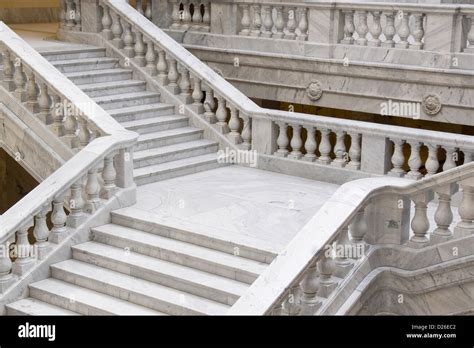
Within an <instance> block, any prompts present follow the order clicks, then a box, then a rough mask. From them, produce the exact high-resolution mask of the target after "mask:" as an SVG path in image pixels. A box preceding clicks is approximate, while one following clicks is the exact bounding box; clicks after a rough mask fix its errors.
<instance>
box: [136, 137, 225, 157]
mask: <svg viewBox="0 0 474 348" xmlns="http://www.w3.org/2000/svg"><path fill="white" fill-rule="evenodd" d="M211 145H217V143H216V142H215V141H212V140H207V139H199V140H193V141H186V142H184V143H178V144H173V145H167V146H160V147H156V148H152V149H147V150H141V151H136V152H134V153H133V159H134V160H140V159H144V158H147V157H153V156H159V155H164V154H168V153H173V152H176V151H184V150H191V149H195V148H199V147H206V146H211Z"/></svg>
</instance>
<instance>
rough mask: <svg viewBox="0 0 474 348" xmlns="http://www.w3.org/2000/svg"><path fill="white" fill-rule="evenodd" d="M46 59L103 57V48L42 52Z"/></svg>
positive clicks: (52, 60) (51, 60)
mask: <svg viewBox="0 0 474 348" xmlns="http://www.w3.org/2000/svg"><path fill="white" fill-rule="evenodd" d="M42 55H43V57H45V58H46V59H47V60H48V61H50V62H54V61H57V60H70V59H82V58H102V57H105V50H90V51H81V52H69V53H68V52H61V53H42Z"/></svg>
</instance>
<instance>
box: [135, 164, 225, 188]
mask: <svg viewBox="0 0 474 348" xmlns="http://www.w3.org/2000/svg"><path fill="white" fill-rule="evenodd" d="M223 165H224V164H219V163H217V161H212V162H204V163H199V164H195V165H193V166H190V167H185V168H180V169H173V170H171V171H164V172H157V173H153V174H152V175H148V176H135V177H134V179H135V183H136V184H137V185H146V184H151V183H154V182H157V181H163V180H168V179H172V178H177V177H180V176H184V175H190V174H195V173H199V172H203V171H206V170H211V169H216V168H220V167H221V166H223Z"/></svg>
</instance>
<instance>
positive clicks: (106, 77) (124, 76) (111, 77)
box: [68, 71, 132, 87]
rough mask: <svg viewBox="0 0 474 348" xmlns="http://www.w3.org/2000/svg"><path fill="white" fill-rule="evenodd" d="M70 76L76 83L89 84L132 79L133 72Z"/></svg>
mask: <svg viewBox="0 0 474 348" xmlns="http://www.w3.org/2000/svg"><path fill="white" fill-rule="evenodd" d="M68 78H69V79H70V80H71V81H72V82H73V83H74V84H76V85H87V84H91V83H100V82H113V81H123V80H131V79H132V72H131V71H130V72H129V71H124V72H116V73H110V74H101V75H92V76H90V75H89V76H73V77H68ZM79 87H80V86H79Z"/></svg>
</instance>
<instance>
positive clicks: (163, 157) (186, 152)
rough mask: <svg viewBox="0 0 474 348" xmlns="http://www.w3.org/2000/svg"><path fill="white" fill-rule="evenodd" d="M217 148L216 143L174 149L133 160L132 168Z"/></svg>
mask: <svg viewBox="0 0 474 348" xmlns="http://www.w3.org/2000/svg"><path fill="white" fill-rule="evenodd" d="M217 149H218V146H217V145H209V146H203V147H199V148H195V149H186V150H182V151H176V152H173V153H171V154H166V155H160V156H153V157H147V158H146V159H140V160H134V161H133V165H134V168H135V169H136V168H142V167H147V166H151V165H155V164H161V163H166V162H170V161H176V160H181V159H185V158H189V157H194V156H200V155H206V154H209V153H214V152H216V151H217Z"/></svg>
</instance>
